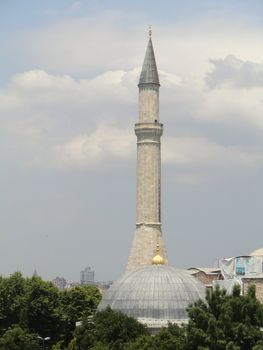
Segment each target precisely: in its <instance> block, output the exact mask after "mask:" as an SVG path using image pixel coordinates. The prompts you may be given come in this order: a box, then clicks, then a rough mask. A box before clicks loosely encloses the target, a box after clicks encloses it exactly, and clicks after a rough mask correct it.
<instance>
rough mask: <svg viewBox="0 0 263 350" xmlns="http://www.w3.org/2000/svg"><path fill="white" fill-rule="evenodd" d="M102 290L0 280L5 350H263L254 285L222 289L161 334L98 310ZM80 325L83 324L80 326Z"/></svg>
mask: <svg viewBox="0 0 263 350" xmlns="http://www.w3.org/2000/svg"><path fill="white" fill-rule="evenodd" d="M100 298H101V296H100V293H99V291H98V290H97V289H96V288H95V287H92V286H79V287H76V288H72V289H69V290H65V291H59V290H58V289H57V288H56V287H54V286H53V285H52V283H50V282H45V281H43V280H41V278H39V277H36V276H34V277H32V278H24V277H23V276H22V275H21V274H20V273H15V274H13V275H12V276H10V277H8V278H4V277H0V350H40V349H43V344H42V343H41V339H39V337H42V338H43V337H50V338H51V339H50V340H48V341H46V342H45V349H46V350H48V349H49V350H223V349H224V350H263V332H262V327H263V305H262V304H260V303H259V301H258V300H257V299H256V295H255V286H253V285H252V286H250V288H249V290H248V292H247V294H246V295H245V296H242V295H241V294H240V287H239V286H235V288H234V289H233V293H232V295H228V294H226V292H225V291H224V290H222V289H219V287H217V288H215V290H214V291H212V292H211V293H208V294H207V297H206V300H199V301H197V302H195V303H194V304H193V305H190V306H189V308H188V315H189V322H188V324H187V325H184V326H180V327H179V326H177V325H175V324H170V325H169V326H168V327H167V328H163V329H161V330H160V331H159V332H158V333H157V334H155V335H150V334H149V331H148V330H147V329H146V328H145V326H143V325H142V324H140V323H139V322H138V321H137V320H135V319H133V318H131V317H128V316H126V315H124V314H122V313H120V312H117V311H114V310H111V309H110V308H108V309H106V310H103V311H101V312H96V309H97V305H98V303H99V301H100ZM76 321H82V325H81V326H78V327H76V325H75V323H76Z"/></svg>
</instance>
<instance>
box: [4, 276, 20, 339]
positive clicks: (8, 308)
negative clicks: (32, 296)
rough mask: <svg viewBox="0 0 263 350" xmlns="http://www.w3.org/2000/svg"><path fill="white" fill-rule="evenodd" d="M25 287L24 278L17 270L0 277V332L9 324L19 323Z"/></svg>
mask: <svg viewBox="0 0 263 350" xmlns="http://www.w3.org/2000/svg"><path fill="white" fill-rule="evenodd" d="M25 288H26V283H25V279H24V278H23V277H22V275H21V273H19V272H16V273H14V274H13V275H11V276H10V277H6V278H5V277H0V334H3V333H4V332H5V331H6V330H7V329H8V328H9V327H10V326H11V325H13V324H19V323H20V317H21V315H22V313H23V309H24V308H25V299H24V296H25Z"/></svg>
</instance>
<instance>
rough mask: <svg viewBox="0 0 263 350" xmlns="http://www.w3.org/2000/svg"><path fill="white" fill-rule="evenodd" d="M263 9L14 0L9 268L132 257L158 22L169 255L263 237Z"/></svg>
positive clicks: (228, 4) (0, 67) (55, 269)
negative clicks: (143, 85)
mask: <svg viewBox="0 0 263 350" xmlns="http://www.w3.org/2000/svg"><path fill="white" fill-rule="evenodd" d="M262 13H263V2H262V0H221V1H218V0H185V1H180V0H156V1H153V0H151V1H148V0H144V1H142V0H133V1H121V0H111V1H107V0H80V1H74V0H56V1H54V0H46V1H35V0H23V1H21V0H1V1H0V45H1V53H0V166H1V171H0V193H1V195H0V212H1V214H0V235H1V244H0V273H1V274H4V275H8V274H10V273H12V272H14V271H17V270H20V271H22V272H23V273H24V274H26V275H31V274H32V273H33V270H34V269H35V268H36V269H37V272H38V273H39V274H40V275H41V276H42V277H44V278H48V279H50V278H54V277H55V276H64V277H65V278H66V279H67V280H69V281H76V280H78V279H79V271H80V270H81V269H83V268H84V267H85V266H87V265H89V266H91V267H92V268H94V269H95V271H96V279H97V280H103V279H104V280H105V279H114V278H116V277H118V275H119V274H120V273H122V271H123V270H124V268H125V265H126V262H127V258H128V254H129V248H130V245H131V240H132V237H133V233H134V229H135V182H136V178H135V171H136V169H135V165H136V163H135V161H136V138H135V135H134V132H133V128H134V123H135V122H136V121H137V118H138V103H137V99H138V90H137V82H138V77H139V74H140V67H141V64H142V61H143V57H144V53H145V49H146V45H147V27H148V24H152V26H153V43H154V48H155V54H156V60H157V65H158V68H159V73H160V80H161V92H160V104H161V105H160V119H161V121H162V122H163V123H164V135H163V138H162V160H163V162H162V189H163V190H162V219H163V232H164V235H165V240H166V243H167V250H168V254H169V260H170V263H171V264H172V265H175V266H177V267H190V266H213V265H214V264H216V261H217V259H219V258H222V257H230V256H233V255H240V254H248V253H250V252H251V251H252V250H254V249H256V248H258V247H261V246H263V239H262V235H263V220H262V216H263V214H262V201H263V174H262V173H263V41H262V38H263V20H262Z"/></svg>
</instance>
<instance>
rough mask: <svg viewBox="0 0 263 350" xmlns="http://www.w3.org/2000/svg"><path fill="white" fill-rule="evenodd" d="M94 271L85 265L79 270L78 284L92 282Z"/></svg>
mask: <svg viewBox="0 0 263 350" xmlns="http://www.w3.org/2000/svg"><path fill="white" fill-rule="evenodd" d="M94 277H95V271H93V270H91V268H90V267H89V266H87V267H86V268H85V269H84V270H83V271H80V284H94Z"/></svg>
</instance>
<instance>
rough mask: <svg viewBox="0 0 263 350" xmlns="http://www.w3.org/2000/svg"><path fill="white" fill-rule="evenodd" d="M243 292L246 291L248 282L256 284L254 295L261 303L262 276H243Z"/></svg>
mask: <svg viewBox="0 0 263 350" xmlns="http://www.w3.org/2000/svg"><path fill="white" fill-rule="evenodd" d="M242 281H243V292H244V294H246V293H247V290H248V287H249V285H250V284H255V286H256V297H257V299H258V300H259V301H260V302H261V303H263V278H243V279H242Z"/></svg>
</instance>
